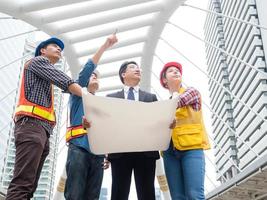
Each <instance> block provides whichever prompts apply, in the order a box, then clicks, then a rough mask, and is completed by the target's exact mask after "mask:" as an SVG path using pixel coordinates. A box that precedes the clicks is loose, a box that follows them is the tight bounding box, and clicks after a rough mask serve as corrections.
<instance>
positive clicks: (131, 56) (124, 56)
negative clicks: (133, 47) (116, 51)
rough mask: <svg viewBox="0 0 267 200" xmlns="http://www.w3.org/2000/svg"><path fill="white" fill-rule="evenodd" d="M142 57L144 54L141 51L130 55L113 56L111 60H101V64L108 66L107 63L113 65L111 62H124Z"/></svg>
mask: <svg viewBox="0 0 267 200" xmlns="http://www.w3.org/2000/svg"><path fill="white" fill-rule="evenodd" d="M141 56H142V52H140V51H132V52H131V53H128V54H122V55H119V56H112V57H109V58H103V59H101V60H100V62H99V64H100V65H101V64H106V63H111V62H117V61H121V60H122V61H123V60H126V59H129V58H135V57H141Z"/></svg>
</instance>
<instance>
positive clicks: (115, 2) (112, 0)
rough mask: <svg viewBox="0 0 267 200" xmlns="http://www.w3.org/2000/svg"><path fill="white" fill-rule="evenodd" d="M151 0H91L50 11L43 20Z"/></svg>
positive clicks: (61, 18)
mask: <svg viewBox="0 0 267 200" xmlns="http://www.w3.org/2000/svg"><path fill="white" fill-rule="evenodd" d="M148 1H151V0H131V1H125V0H97V1H91V2H90V3H88V5H81V6H77V7H74V8H73V7H70V8H66V9H63V10H61V11H58V12H54V13H49V14H46V15H44V16H43V19H42V21H43V22H44V23H51V22H55V21H60V20H65V19H70V18H74V17H80V16H83V15H89V14H94V13H99V12H103V11H107V10H112V9H116V8H123V7H128V6H131V5H136V4H140V3H145V2H148Z"/></svg>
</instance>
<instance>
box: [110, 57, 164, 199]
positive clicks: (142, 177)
mask: <svg viewBox="0 0 267 200" xmlns="http://www.w3.org/2000/svg"><path fill="white" fill-rule="evenodd" d="M119 76H120V79H121V81H122V83H123V84H124V88H123V90H121V91H119V92H115V93H112V94H108V95H107V96H108V97H115V98H121V99H129V100H135V101H143V102H153V101H157V97H156V95H155V94H151V93H148V92H145V91H142V90H140V89H139V86H138V85H139V82H140V79H141V71H140V68H139V66H138V65H137V63H136V62H134V61H130V62H128V61H126V62H124V63H123V64H122V65H121V67H120V70H119ZM126 131H127V130H126ZM108 159H109V161H110V162H111V172H112V192H111V200H128V196H129V191H130V185H131V176H132V171H134V178H135V185H136V191H137V197H138V199H139V200H154V199H155V188H154V179H155V168H156V160H157V159H159V153H158V152H157V151H148V152H131V153H113V154H109V155H108Z"/></svg>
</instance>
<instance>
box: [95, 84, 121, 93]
mask: <svg viewBox="0 0 267 200" xmlns="http://www.w3.org/2000/svg"><path fill="white" fill-rule="evenodd" d="M122 88H123V86H122V85H115V86H109V87H102V88H100V89H99V90H98V91H97V92H106V91H110V90H120V89H122Z"/></svg>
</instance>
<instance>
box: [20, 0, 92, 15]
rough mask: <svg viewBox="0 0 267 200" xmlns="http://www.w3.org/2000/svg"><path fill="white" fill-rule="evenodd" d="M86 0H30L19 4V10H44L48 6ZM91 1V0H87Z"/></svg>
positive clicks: (52, 6)
mask: <svg viewBox="0 0 267 200" xmlns="http://www.w3.org/2000/svg"><path fill="white" fill-rule="evenodd" d="M84 1H88V0H38V1H30V2H26V3H25V4H22V5H21V6H20V10H21V11H22V12H25V13H26V12H33V11H38V10H44V9H48V8H54V7H59V6H66V5H70V4H75V3H81V2H84ZM89 1H91V0H89Z"/></svg>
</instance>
